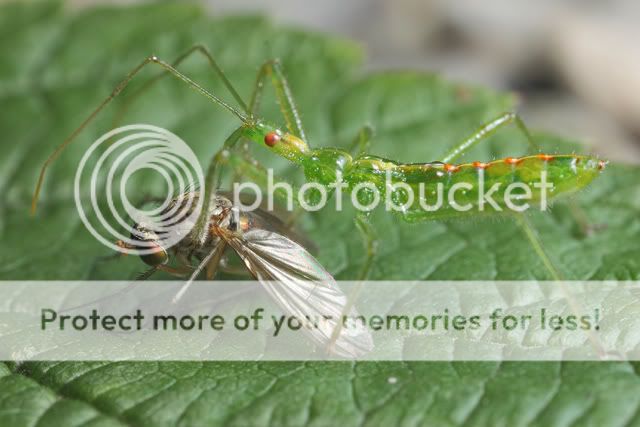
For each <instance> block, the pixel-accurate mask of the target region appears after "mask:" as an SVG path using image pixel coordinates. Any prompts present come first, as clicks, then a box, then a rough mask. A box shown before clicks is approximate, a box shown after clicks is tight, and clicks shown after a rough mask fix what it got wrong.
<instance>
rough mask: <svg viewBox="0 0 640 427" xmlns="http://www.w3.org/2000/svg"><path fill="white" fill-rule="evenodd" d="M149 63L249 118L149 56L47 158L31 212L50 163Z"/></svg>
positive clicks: (154, 57) (166, 64) (219, 103)
mask: <svg viewBox="0 0 640 427" xmlns="http://www.w3.org/2000/svg"><path fill="white" fill-rule="evenodd" d="M148 64H156V65H158V66H160V67H161V68H164V69H165V70H166V71H167V72H169V73H170V74H171V75H173V76H174V77H176V78H178V79H180V80H182V81H183V82H185V83H186V84H187V85H188V86H189V87H191V89H193V90H195V91H196V92H198V93H200V94H201V95H203V96H205V97H206V98H208V99H209V100H210V101H211V102H214V103H216V104H218V105H220V106H222V107H223V108H225V109H226V110H227V111H229V112H231V113H232V114H233V115H235V116H236V117H238V118H239V119H240V120H241V121H242V122H243V123H244V122H245V121H246V120H247V118H246V117H245V116H244V114H242V113H241V112H240V111H238V110H236V109H235V108H233V107H232V106H230V105H229V104H227V103H226V102H224V101H223V100H222V99H220V98H218V97H217V96H216V95H214V94H213V93H211V92H209V91H208V90H206V89H205V88H203V87H202V86H200V85H199V84H198V83H196V82H194V81H193V80H191V79H190V78H189V77H187V76H185V75H184V74H182V73H180V72H179V71H178V70H176V69H175V68H173V67H172V66H171V65H169V64H168V63H166V62H164V61H162V60H160V59H159V58H158V57H156V56H149V57H147V58H146V59H145V60H144V61H142V62H141V63H140V64H138V65H137V66H136V67H135V68H133V69H132V70H131V71H130V72H129V74H127V76H126V77H125V78H124V79H123V80H122V81H121V82H120V83H119V84H118V85H117V86H116V87H115V89H114V90H113V92H111V94H110V95H109V96H107V97H106V98H105V99H104V100H103V101H102V102H101V103H100V105H98V107H97V108H96V109H95V110H93V111H92V112H91V114H89V116H88V117H87V118H86V119H85V120H84V121H83V122H82V123H81V124H80V126H79V127H77V128H76V129H75V130H74V131H73V132H72V133H71V135H69V137H67V139H66V140H64V141H63V142H62V144H60V145H59V146H58V147H57V148H56V149H55V150H54V152H53V153H51V155H50V156H49V157H48V158H47V160H46V161H45V162H44V165H42V169H41V170H40V175H39V176H38V181H37V184H36V189H35V192H34V194H33V199H32V200H31V213H32V214H33V213H35V210H36V206H37V203H38V197H39V195H40V190H41V189H42V182H43V181H44V174H45V173H46V171H47V168H48V167H49V165H50V164H51V163H52V162H53V161H54V160H55V159H56V158H57V157H58V156H59V155H60V153H61V152H62V151H63V150H64V149H65V148H66V147H67V146H68V145H69V144H71V143H72V142H73V140H74V139H75V138H76V137H77V136H78V134H79V133H80V132H82V130H83V129H84V128H85V127H87V125H88V124H89V123H91V121H93V119H94V118H95V117H96V116H97V115H98V114H99V113H100V112H101V111H102V110H103V109H104V108H105V107H106V106H107V105H108V104H109V103H110V102H111V101H112V100H113V99H114V98H115V97H116V96H118V95H119V94H120V92H122V91H123V90H124V88H125V87H127V85H128V84H129V83H130V82H131V80H132V79H133V78H134V77H135V76H136V75H137V74H138V73H139V72H140V71H141V70H142V69H143V68H144V67H145V66H146V65H148Z"/></svg>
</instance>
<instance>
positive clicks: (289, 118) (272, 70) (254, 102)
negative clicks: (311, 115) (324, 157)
mask: <svg viewBox="0 0 640 427" xmlns="http://www.w3.org/2000/svg"><path fill="white" fill-rule="evenodd" d="M266 77H271V83H272V84H273V87H274V88H275V91H276V99H277V101H278V105H279V106H280V111H281V112H282V116H283V117H284V120H285V123H286V125H287V129H288V130H289V132H290V133H291V134H293V135H295V136H297V137H298V138H300V139H302V140H303V141H305V142H307V137H306V136H305V133H304V129H303V127H302V120H301V119H300V113H298V108H297V107H296V103H295V101H294V99H293V95H292V94H291V89H290V88H289V83H287V79H286V78H285V76H284V72H283V71H282V66H281V65H280V61H278V60H277V59H272V60H269V61H267V62H265V63H264V64H262V66H261V67H260V70H259V71H258V75H257V77H256V83H255V89H254V91H253V95H252V96H251V101H250V102H249V111H251V113H252V115H253V114H255V113H256V112H257V111H258V109H259V108H260V100H261V98H262V91H263V87H264V80H265V78H266ZM252 117H253V116H252Z"/></svg>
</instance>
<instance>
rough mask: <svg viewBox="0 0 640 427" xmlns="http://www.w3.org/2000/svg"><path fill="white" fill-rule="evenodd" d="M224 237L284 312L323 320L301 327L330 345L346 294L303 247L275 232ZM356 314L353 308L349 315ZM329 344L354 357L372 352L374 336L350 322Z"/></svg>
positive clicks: (256, 231) (335, 350)
mask: <svg viewBox="0 0 640 427" xmlns="http://www.w3.org/2000/svg"><path fill="white" fill-rule="evenodd" d="M222 237H223V238H224V239H225V240H226V241H227V243H228V244H229V245H230V246H231V247H232V248H233V249H234V250H235V251H236V252H237V253H238V255H239V256H240V258H242V260H243V261H244V263H245V264H246V266H247V268H248V269H249V271H250V272H251V274H252V275H253V276H254V277H255V278H256V279H258V280H259V281H260V282H261V283H262V284H263V285H264V287H265V289H266V290H267V292H268V293H269V295H270V296H271V297H272V298H273V299H274V300H275V301H276V302H277V303H278V304H279V305H280V307H281V308H282V309H283V310H284V311H285V312H286V313H288V314H289V315H292V316H295V317H297V318H298V319H299V320H300V321H301V322H302V323H304V321H305V320H306V319H307V316H309V317H310V318H311V319H320V318H322V319H323V321H322V322H318V323H317V325H314V327H313V328H310V329H307V328H303V330H305V331H306V332H307V333H308V335H309V336H310V337H311V338H312V339H313V340H314V341H315V342H316V343H318V344H319V345H320V346H322V347H327V346H328V345H329V344H330V343H331V341H332V337H333V334H334V330H335V328H336V326H337V325H338V320H339V319H341V318H342V316H343V310H344V308H345V306H346V304H347V297H346V296H345V294H344V293H343V292H342V291H341V290H340V289H339V288H338V286H337V284H336V282H335V280H334V279H333V277H332V276H331V275H330V274H329V273H328V272H327V271H326V270H325V269H324V268H323V267H322V265H320V263H319V262H318V261H317V260H316V259H315V258H314V257H313V256H311V254H309V252H307V251H306V250H305V249H304V248H303V247H302V246H300V245H299V244H297V243H296V242H294V241H293V240H291V239H289V238H288V237H286V236H283V235H281V234H278V233H275V232H273V231H269V230H265V229H262V228H251V229H249V230H247V231H245V232H244V233H243V234H242V235H241V236H239V235H236V234H235V233H224V235H223V236H222ZM357 315H358V313H357V312H356V310H355V309H354V308H353V307H352V308H351V310H350V312H349V316H357ZM323 316H324V317H323ZM316 326H317V327H316ZM331 348H332V352H333V353H335V354H336V355H338V356H342V357H350V358H353V357H357V356H361V355H363V354H366V353H368V352H369V351H371V349H372V348H373V340H372V337H371V334H370V332H369V331H368V330H367V329H366V328H365V327H355V326H353V325H352V326H350V327H345V328H342V329H341V330H340V333H339V335H338V336H337V338H336V339H335V341H334V342H333V344H332V346H331Z"/></svg>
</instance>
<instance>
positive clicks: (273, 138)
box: [264, 131, 280, 147]
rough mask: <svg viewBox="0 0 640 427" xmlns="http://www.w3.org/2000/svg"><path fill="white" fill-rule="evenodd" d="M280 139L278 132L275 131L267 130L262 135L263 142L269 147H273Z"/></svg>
mask: <svg viewBox="0 0 640 427" xmlns="http://www.w3.org/2000/svg"><path fill="white" fill-rule="evenodd" d="M278 141H280V134H279V133H278V132H276V131H273V132H269V133H268V134H266V135H265V136H264V143H265V144H267V145H268V146H269V147H273V146H274V145H276V144H277V143H278Z"/></svg>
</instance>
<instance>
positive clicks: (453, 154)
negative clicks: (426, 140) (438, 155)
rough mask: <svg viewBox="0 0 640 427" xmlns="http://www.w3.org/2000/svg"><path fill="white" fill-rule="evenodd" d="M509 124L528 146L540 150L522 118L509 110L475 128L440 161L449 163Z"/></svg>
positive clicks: (535, 150)
mask: <svg viewBox="0 0 640 427" xmlns="http://www.w3.org/2000/svg"><path fill="white" fill-rule="evenodd" d="M510 124H515V125H516V127H517V128H518V130H519V131H520V133H522V135H524V137H525V139H526V140H527V143H528V144H529V147H530V148H531V149H532V150H533V151H534V152H537V151H540V146H539V145H538V143H537V142H536V141H535V140H534V139H533V137H532V136H531V133H530V132H529V129H528V128H527V126H526V125H525V123H524V121H523V120H522V118H521V117H520V116H519V115H518V114H517V113H514V112H509V113H504V114H502V115H500V116H499V117H496V118H495V119H493V120H491V121H490V122H488V123H485V124H483V125H482V126H480V128H479V129H477V130H476V131H475V132H474V133H473V135H471V136H469V137H468V138H467V139H465V140H464V141H462V142H461V143H460V144H458V145H456V146H455V147H453V148H452V149H451V151H449V153H447V154H446V155H445V156H444V158H443V159H442V161H443V162H444V163H450V162H452V161H454V160H456V159H457V158H458V157H460V156H462V155H463V154H465V153H466V152H467V151H469V150H470V149H471V148H473V147H474V146H476V145H477V144H479V143H480V142H482V141H486V140H488V139H489V137H491V136H492V135H494V134H495V133H496V132H498V131H499V130H500V129H503V128H504V127H505V126H508V125H510Z"/></svg>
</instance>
